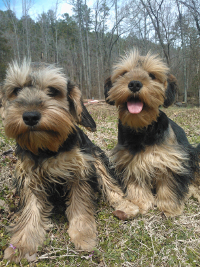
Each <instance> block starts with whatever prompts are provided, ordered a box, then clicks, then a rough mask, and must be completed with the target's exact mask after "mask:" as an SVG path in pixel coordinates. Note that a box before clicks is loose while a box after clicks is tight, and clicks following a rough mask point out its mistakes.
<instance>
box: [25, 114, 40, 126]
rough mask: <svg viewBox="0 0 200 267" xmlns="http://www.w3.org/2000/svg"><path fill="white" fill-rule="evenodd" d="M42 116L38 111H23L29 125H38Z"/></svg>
mask: <svg viewBox="0 0 200 267" xmlns="http://www.w3.org/2000/svg"><path fill="white" fill-rule="evenodd" d="M40 118H41V114H40V112H38V111H26V112H24V113H23V121H24V122H25V124H26V125H28V126H34V125H36V124H37V123H38V122H39V120H40Z"/></svg>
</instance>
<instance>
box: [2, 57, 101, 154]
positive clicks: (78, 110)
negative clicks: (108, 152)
mask: <svg viewBox="0 0 200 267" xmlns="http://www.w3.org/2000/svg"><path fill="white" fill-rule="evenodd" d="M2 104H3V112H2V118H3V121H4V127H5V133H6V135H7V136H8V137H10V138H14V139H16V141H17V142H18V144H19V145H20V146H21V147H22V148H24V149H28V150H30V151H31V152H32V153H34V154H38V149H42V150H46V149H48V150H50V151H58V149H59V147H60V146H61V145H62V144H63V142H64V141H65V140H66V139H67V137H68V135H69V134H70V133H71V132H72V131H73V129H75V124H76V123H79V124H82V125H83V126H85V127H87V128H89V129H90V130H95V128H96V125H95V122H94V121H93V119H92V118H91V116H90V115H89V113H88V112H87V110H86V108H85V107H84V105H83V103H82V98H81V92H80V90H79V89H78V88H77V87H76V86H74V85H72V84H71V83H70V82H69V81H68V79H67V78H66V76H65V75H64V74H63V73H62V71H61V69H59V68H56V67H55V66H53V65H47V64H45V63H38V64H36V63H30V62H29V61H26V60H24V61H23V62H22V64H21V65H19V64H17V63H16V62H14V63H13V64H10V66H9V68H8V70H7V75H6V79H5V83H4V88H3V100H2Z"/></svg>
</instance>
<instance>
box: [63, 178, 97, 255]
mask: <svg viewBox="0 0 200 267" xmlns="http://www.w3.org/2000/svg"><path fill="white" fill-rule="evenodd" d="M93 197H94V192H93V190H92V188H91V186H90V185H89V184H88V182H86V181H81V182H78V181H77V182H75V183H73V184H72V185H71V188H70V193H69V196H68V201H67V203H66V204H67V209H66V216H67V218H68V220H69V229H68V233H69V236H70V238H71V241H72V242H73V243H74V245H75V247H76V249H81V250H86V251H91V250H92V249H94V247H95V245H96V223H95V218H94V200H93Z"/></svg>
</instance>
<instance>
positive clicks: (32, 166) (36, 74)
mask: <svg viewBox="0 0 200 267" xmlns="http://www.w3.org/2000/svg"><path fill="white" fill-rule="evenodd" d="M2 99H3V100H2V104H3V120H4V126H5V133H6V135H7V136H8V137H10V138H14V139H15V140H16V141H17V154H18V156H19V159H18V162H17V164H16V172H15V178H16V187H17V190H18V192H19V195H20V207H21V209H20V210H19V212H18V219H17V220H16V223H15V225H13V226H12V227H11V233H12V238H11V241H10V242H11V244H10V246H9V247H8V248H7V249H6V250H5V253H4V258H5V259H8V260H11V261H14V262H19V261H20V260H21V258H23V257H26V258H27V259H28V260H33V259H35V258H36V252H37V249H38V246H41V245H42V244H43V241H44V239H45V233H46V230H48V229H49V216H50V214H51V210H52V205H51V204H50V203H49V196H52V194H54V193H55V192H57V193H59V194H60V195H61V194H62V196H61V197H63V198H64V200H63V201H64V202H65V203H66V206H67V207H66V215H67V218H68V220H69V229H68V233H69V236H70V238H71V241H72V242H73V243H74V244H75V247H76V248H77V249H81V250H88V251H90V250H92V249H93V248H94V247H95V245H96V239H97V238H96V223H95V217H94V212H95V209H94V208H95V207H94V200H95V192H96V190H97V189H98V186H99V189H101V188H100V187H101V186H100V185H102V186H103V193H104V194H105V197H106V198H107V199H108V200H109V202H110V204H111V205H112V206H113V207H114V208H117V209H120V210H118V214H120V215H119V216H118V217H121V218H122V217H123V218H125V219H127V218H130V217H132V216H134V215H135V213H136V212H135V210H136V209H137V207H136V206H135V205H134V204H132V203H131V202H130V201H128V200H124V199H123V193H122V191H121V189H120V188H119V186H118V184H117V183H116V182H115V181H114V179H113V178H112V177H111V176H110V175H109V174H108V170H106V167H105V166H104V164H107V163H105V162H106V161H105V162H104V160H106V156H105V155H104V154H103V152H102V155H97V154H98V153H97V151H101V150H100V149H99V148H98V147H95V146H94V147H93V146H91V144H92V143H90V142H89V141H88V139H87V137H86V136H85V134H84V133H83V132H82V131H81V130H80V129H79V128H78V127H77V125H76V123H78V124H82V125H83V126H84V127H87V128H89V129H91V130H93V131H94V130H95V127H96V125H95V122H94V121H93V119H92V117H91V116H90V115H89V113H88V111H87V109H86V108H85V107H84V105H83V101H82V95H81V92H80V90H79V89H78V87H76V86H75V85H72V84H71V83H70V82H69V81H68V79H67V77H66V76H65V75H64V74H63V73H62V72H61V69H59V68H56V67H55V66H52V65H47V64H43V63H40V64H33V63H31V62H30V61H27V60H24V61H23V62H22V64H21V65H19V64H17V63H16V62H14V63H12V64H11V65H10V66H9V68H8V71H7V75H6V79H5V84H4V88H3V90H2ZM27 114H28V115H27ZM38 114H39V115H38ZM87 145H88V146H91V150H92V152H90V150H89V149H88V148H87ZM92 148H93V149H92ZM100 156H102V157H101V159H103V160H102V162H101V160H100ZM95 167H96V169H95ZM98 182H99V184H98ZM60 188H61V189H60ZM60 191H61V192H60ZM126 212H127V213H126ZM121 214H123V216H122V215H121Z"/></svg>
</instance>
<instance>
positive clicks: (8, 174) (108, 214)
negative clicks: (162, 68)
mask: <svg viewBox="0 0 200 267" xmlns="http://www.w3.org/2000/svg"><path fill="white" fill-rule="evenodd" d="M87 108H88V110H89V111H90V113H91V114H92V116H93V118H94V119H95V121H96V123H97V129H98V130H97V132H95V133H88V132H87V134H88V136H89V137H90V139H91V140H92V141H93V142H94V143H95V144H97V145H98V146H100V147H101V148H102V149H104V150H105V151H106V153H107V154H108V155H109V151H110V150H111V149H112V148H113V147H114V146H115V144H116V142H117V112H116V110H115V108H114V107H112V106H108V105H104V104H97V105H95V106H94V105H91V106H89V105H88V106H87ZM164 112H166V113H167V115H168V116H169V117H170V118H172V119H173V120H174V121H175V122H177V123H178V124H179V125H180V126H182V127H183V128H184V130H185V131H186V134H187V136H188V139H189V141H190V142H191V143H192V144H194V145H196V144H197V143H200V123H199V119H200V109H198V108H175V107H172V108H169V109H167V110H164ZM0 148H1V154H2V153H3V152H5V151H8V150H9V149H13V150H14V142H13V141H10V140H7V139H6V137H5V135H4V131H3V127H2V124H1V123H0ZM15 161H16V159H15V157H14V156H13V153H12V152H10V153H8V154H7V155H4V156H2V157H1V158H0V171H1V178H0V266H38V267H39V266H53V267H58V266H84V267H85V266H91V267H92V266H99V267H103V266H108V267H112V266H123V267H125V266H127V267H128V266H159V267H161V266H200V205H199V203H198V202H197V201H196V200H195V199H189V200H188V201H187V203H186V205H185V209H184V213H183V214H182V215H181V216H179V217H176V218H168V219H167V218H165V217H164V216H163V215H162V213H161V212H159V211H158V210H157V209H156V208H155V209H153V210H151V211H150V212H149V213H148V214H146V215H139V216H138V217H136V218H135V219H134V220H131V221H119V220H118V219H117V218H115V217H114V216H113V215H112V209H111V208H110V207H109V206H107V204H106V203H104V202H103V201H102V200H100V201H99V206H98V211H97V214H96V222H97V229H98V246H97V248H96V249H95V250H94V252H92V253H87V252H82V251H76V250H75V249H74V246H73V244H72V243H71V241H70V239H69V236H68V234H67V229H68V222H67V220H66V218H65V217H64V215H63V213H62V212H61V213H58V214H57V213H56V214H54V215H53V216H52V223H53V226H52V228H51V231H50V232H49V233H48V234H47V238H46V241H45V242H44V245H43V246H42V247H41V248H40V249H39V252H38V258H37V261H35V262H33V263H31V264H28V262H27V261H26V260H22V262H21V264H20V265H15V264H10V263H7V262H6V261H3V260H2V259H3V250H4V249H5V248H6V246H7V244H9V239H10V236H9V235H8V233H7V231H6V229H5V226H7V225H8V224H9V223H10V221H11V220H12V214H13V211H14V210H15V209H16V205H17V202H18V196H16V195H15V194H14V192H13V191H12V176H13V171H14V164H15Z"/></svg>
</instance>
